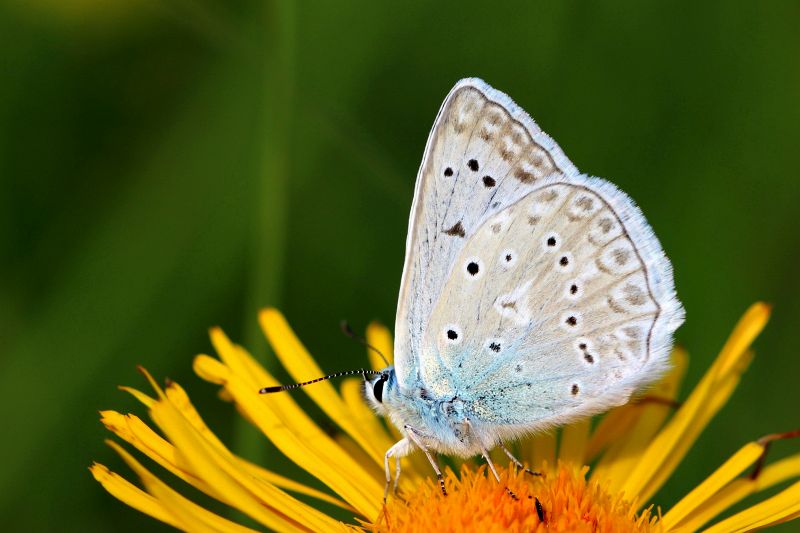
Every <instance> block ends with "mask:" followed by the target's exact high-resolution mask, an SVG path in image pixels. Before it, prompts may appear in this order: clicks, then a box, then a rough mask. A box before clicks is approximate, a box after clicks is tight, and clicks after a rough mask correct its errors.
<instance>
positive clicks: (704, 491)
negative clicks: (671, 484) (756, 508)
mask: <svg viewBox="0 0 800 533" xmlns="http://www.w3.org/2000/svg"><path fill="white" fill-rule="evenodd" d="M763 452H764V446H763V445H762V444H760V443H758V442H750V443H748V444H745V445H744V446H743V447H742V448H741V449H739V451H737V452H736V453H735V454H733V456H732V457H731V458H730V459H728V460H727V461H725V463H724V464H723V465H722V466H720V467H719V468H718V469H717V470H716V471H715V472H714V473H713V474H711V475H710V476H709V477H707V478H706V479H705V480H704V481H703V482H702V483H700V484H699V485H698V486H697V487H695V488H694V489H692V491H691V492H689V494H687V495H686V496H684V497H683V498H682V499H681V500H680V501H679V502H678V503H676V504H675V505H674V506H673V507H672V509H670V510H669V512H668V513H667V514H665V515H664V517H663V518H662V523H663V524H664V527H665V528H666V529H667V530H669V529H670V528H671V527H673V526H675V525H677V524H678V522H680V521H681V520H683V519H684V518H685V517H686V516H688V515H689V513H691V512H692V511H694V510H695V509H697V508H698V507H699V506H700V505H702V504H703V503H705V502H706V501H708V500H709V499H710V498H712V497H713V496H714V495H715V494H716V493H717V492H718V491H719V490H720V489H721V488H722V487H724V486H725V485H727V484H728V483H729V482H730V481H731V480H733V479H734V478H735V477H736V476H738V475H739V474H741V473H742V472H743V471H744V470H745V469H746V468H747V467H749V466H750V465H752V464H753V463H755V462H756V461H757V460H758V458H759V457H761V454H762V453H763Z"/></svg>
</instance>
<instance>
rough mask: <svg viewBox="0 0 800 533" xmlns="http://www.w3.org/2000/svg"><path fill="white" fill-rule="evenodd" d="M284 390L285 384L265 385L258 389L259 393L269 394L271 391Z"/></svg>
mask: <svg viewBox="0 0 800 533" xmlns="http://www.w3.org/2000/svg"><path fill="white" fill-rule="evenodd" d="M282 390H283V385H276V386H274V387H264V388H263V389H260V390H259V391H258V393H259V394H267V393H270V392H281V391H282Z"/></svg>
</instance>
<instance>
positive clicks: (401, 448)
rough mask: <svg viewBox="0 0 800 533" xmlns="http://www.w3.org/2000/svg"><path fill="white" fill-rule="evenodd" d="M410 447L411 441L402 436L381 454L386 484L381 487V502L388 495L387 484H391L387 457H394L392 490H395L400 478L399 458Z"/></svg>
mask: <svg viewBox="0 0 800 533" xmlns="http://www.w3.org/2000/svg"><path fill="white" fill-rule="evenodd" d="M410 448H411V441H409V440H408V439H406V438H404V439H402V440H400V441H398V442H396V443H395V444H394V445H393V446H392V447H391V448H389V451H387V452H386V455H384V456H383V466H384V468H385V469H386V486H385V487H384V489H383V502H384V503H386V499H387V498H388V497H389V486H390V485H391V484H392V472H391V470H389V459H390V458H392V457H394V460H395V474H394V490H395V492H397V482H398V481H399V480H400V458H401V457H403V456H404V455H407V454H408V452H409V451H410Z"/></svg>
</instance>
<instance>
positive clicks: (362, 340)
mask: <svg viewBox="0 0 800 533" xmlns="http://www.w3.org/2000/svg"><path fill="white" fill-rule="evenodd" d="M339 326H340V327H341V328H342V333H344V334H345V335H347V336H348V337H350V338H351V339H353V340H355V341H357V342H358V343H359V344H361V345H363V346H365V347H366V348H367V349H369V350H372V351H373V352H375V353H376V354H378V355H379V356H380V357H381V359H383V362H384V363H385V364H386V366H390V365H389V361H388V360H387V359H386V356H384V355H383V353H381V351H380V350H379V349H377V348H376V347H374V346H373V345H371V344H370V343H368V342H367V339H365V338H364V337H361V336H359V335H356V333H355V331H353V328H351V327H350V324H348V323H347V321H346V320H342V321H341V323H340V324H339Z"/></svg>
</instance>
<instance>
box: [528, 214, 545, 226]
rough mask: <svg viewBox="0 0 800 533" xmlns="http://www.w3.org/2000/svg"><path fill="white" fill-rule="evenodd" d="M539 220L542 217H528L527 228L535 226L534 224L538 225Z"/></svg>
mask: <svg viewBox="0 0 800 533" xmlns="http://www.w3.org/2000/svg"><path fill="white" fill-rule="evenodd" d="M541 220H542V217H540V216H538V215H537V216H530V217H528V225H529V226H535V225H536V224H538V223H539V222H540V221H541Z"/></svg>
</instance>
